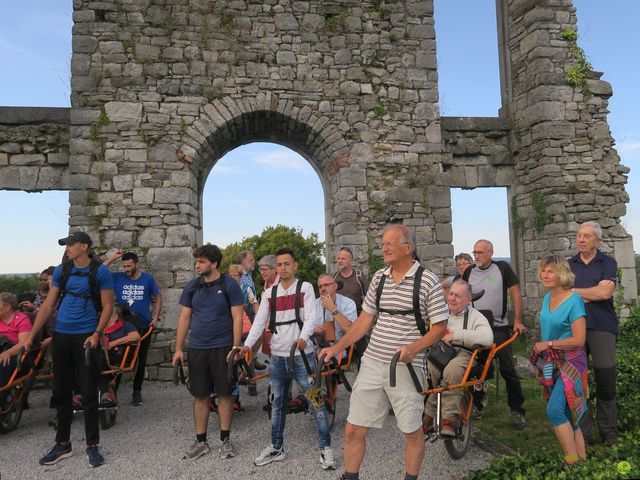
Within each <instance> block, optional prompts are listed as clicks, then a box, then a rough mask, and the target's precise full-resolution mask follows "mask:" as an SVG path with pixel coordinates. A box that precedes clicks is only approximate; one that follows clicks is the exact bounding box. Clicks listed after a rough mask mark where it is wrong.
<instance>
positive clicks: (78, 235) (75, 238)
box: [58, 232, 93, 246]
mask: <svg viewBox="0 0 640 480" xmlns="http://www.w3.org/2000/svg"><path fill="white" fill-rule="evenodd" d="M74 243H84V244H86V245H89V246H91V245H92V244H93V242H92V241H91V237H90V236H89V235H87V234H86V233H84V232H73V233H71V234H69V236H68V237H65V238H61V239H60V240H58V245H73V244H74Z"/></svg>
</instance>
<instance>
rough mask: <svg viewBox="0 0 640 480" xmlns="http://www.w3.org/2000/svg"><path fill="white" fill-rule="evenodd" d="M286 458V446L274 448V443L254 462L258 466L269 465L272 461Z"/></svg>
mask: <svg viewBox="0 0 640 480" xmlns="http://www.w3.org/2000/svg"><path fill="white" fill-rule="evenodd" d="M280 460H284V447H281V448H279V449H278V448H273V445H269V446H268V447H267V448H265V449H264V450H263V451H262V453H261V454H260V455H259V456H258V458H256V459H255V460H254V461H253V463H254V464H255V465H257V466H262V465H268V464H270V463H271V462H279V461H280Z"/></svg>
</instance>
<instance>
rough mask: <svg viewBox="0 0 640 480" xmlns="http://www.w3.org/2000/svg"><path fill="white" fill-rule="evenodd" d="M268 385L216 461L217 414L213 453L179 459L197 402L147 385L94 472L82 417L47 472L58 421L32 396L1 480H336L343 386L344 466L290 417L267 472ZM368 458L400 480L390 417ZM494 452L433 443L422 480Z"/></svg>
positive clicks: (122, 413)
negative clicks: (331, 464)
mask: <svg viewBox="0 0 640 480" xmlns="http://www.w3.org/2000/svg"><path fill="white" fill-rule="evenodd" d="M266 388H267V385H266V383H265V381H262V382H260V383H259V385H258V390H259V396H258V397H249V396H248V395H246V390H245V389H244V388H243V390H242V395H243V398H242V402H243V407H244V408H245V411H244V412H242V413H240V414H239V415H236V416H235V417H234V425H233V430H232V432H231V435H232V440H233V443H234V445H235V447H236V451H237V453H238V455H237V456H236V457H235V458H232V459H227V460H222V459H220V458H219V457H218V456H217V448H215V447H214V446H216V445H217V440H218V427H217V417H216V416H215V415H211V417H210V427H209V430H210V440H209V443H210V444H211V446H212V453H211V454H209V455H206V456H204V457H201V458H200V459H197V460H194V461H187V460H181V456H182V451H183V450H184V449H185V448H186V447H187V446H188V445H189V444H190V443H191V442H192V441H193V439H194V430H193V420H192V402H191V397H190V395H189V393H188V392H187V390H186V389H185V388H184V387H176V386H174V385H173V384H170V383H161V382H148V383H146V384H145V388H144V392H143V394H144V401H145V403H144V405H143V406H141V407H132V406H129V405H126V404H125V405H123V406H121V407H120V409H119V411H118V419H117V423H116V425H115V426H114V427H113V428H111V429H109V430H106V431H103V432H101V450H102V453H103V454H104V456H105V458H106V464H105V465H104V466H102V467H100V468H98V469H95V470H94V469H90V468H89V466H88V463H87V460H86V457H85V455H84V441H83V440H84V426H83V421H82V417H81V416H77V417H76V419H75V421H74V423H73V427H72V433H71V437H72V438H71V440H72V442H73V446H74V456H73V457H71V458H68V459H65V460H63V461H61V462H60V463H59V464H57V465H53V466H50V467H41V466H40V465H38V458H39V457H40V456H41V455H43V454H44V453H46V452H47V451H48V450H49V448H50V447H51V446H52V445H53V440H54V431H53V429H52V428H51V427H48V426H47V422H48V420H50V419H52V417H53V410H50V409H49V408H48V403H49V392H48V391H45V390H38V391H34V392H32V394H31V397H30V402H31V409H29V410H27V411H25V412H24V414H23V417H22V420H21V422H20V425H19V426H18V428H17V429H16V430H15V431H13V432H11V433H9V434H7V435H2V436H0V479H2V480H10V479H39V478H46V479H64V480H70V479H78V478H83V479H93V478H109V480H118V479H127V480H128V479H131V478H135V479H136V480H141V479H192V478H193V479H196V478H204V477H209V478H216V479H223V478H229V479H239V478H241V479H244V478H259V479H260V480H270V479H274V480H275V479H278V480H280V479H297V478H310V479H336V478H337V477H338V476H339V473H338V472H341V471H342V444H343V438H344V437H343V428H342V425H343V423H344V419H345V418H346V415H347V410H348V394H347V393H346V391H345V390H344V389H342V390H341V396H340V397H339V400H338V404H339V405H338V417H337V418H336V426H335V427H334V432H333V435H332V443H333V446H334V449H335V450H336V455H337V458H338V461H339V469H338V472H335V471H334V472H325V471H323V470H322V469H321V468H320V464H319V453H318V452H319V450H318V447H317V437H316V434H315V428H314V426H313V423H312V417H310V416H308V415H306V414H293V415H289V416H288V417H287V427H286V431H285V452H286V455H287V458H286V459H285V460H284V461H282V462H276V463H274V464H271V465H267V466H264V467H256V466H254V465H253V459H254V458H255V457H256V456H257V455H258V454H259V453H260V451H261V450H262V449H263V448H264V447H265V446H267V445H268V444H269V443H270V434H269V432H270V422H269V420H268V419H267V415H266V413H265V412H264V411H263V410H262V404H263V403H264V399H265V392H266ZM120 391H121V393H122V399H123V400H124V401H125V402H127V401H128V400H129V399H130V395H131V387H130V384H128V383H127V384H123V385H122V387H121V390H120ZM367 447H368V450H367V455H366V457H365V462H364V464H363V466H362V469H361V476H362V478H364V479H368V480H373V479H376V480H378V479H401V478H403V477H404V469H403V440H402V435H401V433H400V432H399V431H398V429H397V428H396V425H395V419H394V417H389V418H388V419H387V422H386V424H385V428H383V429H380V430H376V429H372V430H371V431H370V433H369V437H368V442H367ZM489 460H490V455H489V454H487V453H485V452H483V451H482V450H480V449H479V448H478V447H477V446H474V445H472V446H471V447H470V450H469V452H468V453H467V455H466V456H465V457H464V458H463V459H462V460H458V461H455V460H452V459H451V458H450V457H449V456H448V454H447V452H446V450H445V448H444V444H443V443H442V442H440V441H438V442H436V443H435V444H428V445H427V452H426V456H425V460H424V463H423V466H422V472H421V475H420V478H421V479H445V478H456V479H459V478H464V476H465V472H467V471H469V470H475V469H479V468H484V467H486V465H487V463H488V461H489Z"/></svg>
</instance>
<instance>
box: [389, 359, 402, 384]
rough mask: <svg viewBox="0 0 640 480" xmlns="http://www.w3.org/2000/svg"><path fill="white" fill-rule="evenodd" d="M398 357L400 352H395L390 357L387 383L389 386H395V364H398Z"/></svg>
mask: <svg viewBox="0 0 640 480" xmlns="http://www.w3.org/2000/svg"><path fill="white" fill-rule="evenodd" d="M399 359H400V352H396V353H394V354H393V357H391V365H389V385H391V387H395V386H396V366H397V365H398V360H399Z"/></svg>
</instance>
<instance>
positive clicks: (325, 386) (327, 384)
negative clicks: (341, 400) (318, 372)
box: [322, 376, 338, 430]
mask: <svg viewBox="0 0 640 480" xmlns="http://www.w3.org/2000/svg"><path fill="white" fill-rule="evenodd" d="M331 389H333V391H334V392H335V391H336V390H337V389H338V382H337V381H336V380H335V378H333V377H332V376H327V377H325V379H324V382H323V383H322V396H323V398H324V404H325V407H326V409H327V413H328V414H329V430H331V429H333V425H334V424H335V422H336V412H337V404H338V396H337V395H336V399H335V400H333V402H331V401H330V398H331V395H330V393H329V392H330V391H331Z"/></svg>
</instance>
